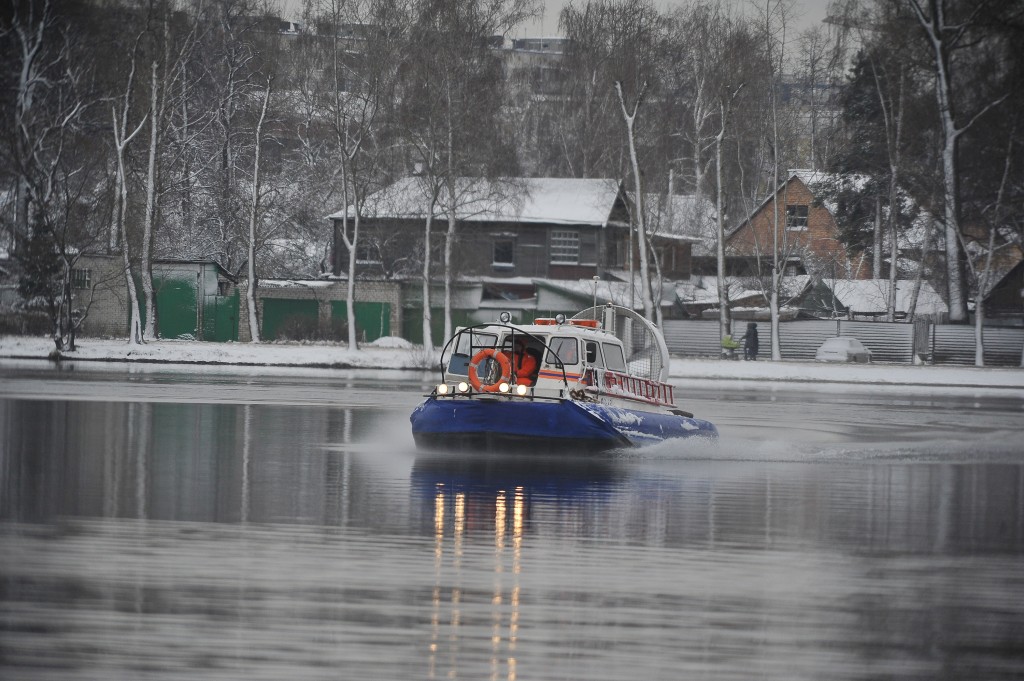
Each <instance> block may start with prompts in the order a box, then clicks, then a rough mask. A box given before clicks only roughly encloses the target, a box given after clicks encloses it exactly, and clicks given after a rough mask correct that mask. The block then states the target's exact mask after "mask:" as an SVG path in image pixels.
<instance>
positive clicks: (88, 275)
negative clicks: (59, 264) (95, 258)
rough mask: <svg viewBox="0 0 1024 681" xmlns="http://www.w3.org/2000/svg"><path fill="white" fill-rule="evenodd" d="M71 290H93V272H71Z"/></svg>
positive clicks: (78, 270)
mask: <svg viewBox="0 0 1024 681" xmlns="http://www.w3.org/2000/svg"><path fill="white" fill-rule="evenodd" d="M71 288H78V289H83V288H84V289H87V288H92V270H87V269H79V268H75V269H73V270H71Z"/></svg>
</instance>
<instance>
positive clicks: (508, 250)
mask: <svg viewBox="0 0 1024 681" xmlns="http://www.w3.org/2000/svg"><path fill="white" fill-rule="evenodd" d="M515 253H516V242H515V241H514V240H513V239H495V240H494V256H493V259H492V261H491V265H492V266H493V267H515V264H516V260H515Z"/></svg>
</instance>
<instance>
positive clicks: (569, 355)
mask: <svg viewBox="0 0 1024 681" xmlns="http://www.w3.org/2000/svg"><path fill="white" fill-rule="evenodd" d="M578 347H579V346H578V345H577V344H576V339H575V338H565V337H562V336H558V337H555V338H552V339H551V342H550V343H548V356H547V359H546V360H545V361H546V362H547V363H548V364H554V365H556V366H557V365H558V362H559V361H561V362H562V364H565V365H572V364H576V363H578V362H579V361H580V358H579V356H578Z"/></svg>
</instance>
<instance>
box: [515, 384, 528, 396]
mask: <svg viewBox="0 0 1024 681" xmlns="http://www.w3.org/2000/svg"><path fill="white" fill-rule="evenodd" d="M525 394H526V386H525V385H523V384H522V383H520V384H519V385H517V386H516V395H519V396H520V397H522V396H523V395H525Z"/></svg>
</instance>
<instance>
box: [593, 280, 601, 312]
mask: <svg viewBox="0 0 1024 681" xmlns="http://www.w3.org/2000/svg"><path fill="white" fill-rule="evenodd" d="M599 281H601V277H599V276H597V275H596V274H595V275H594V321H595V322H596V321H597V282H599Z"/></svg>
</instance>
